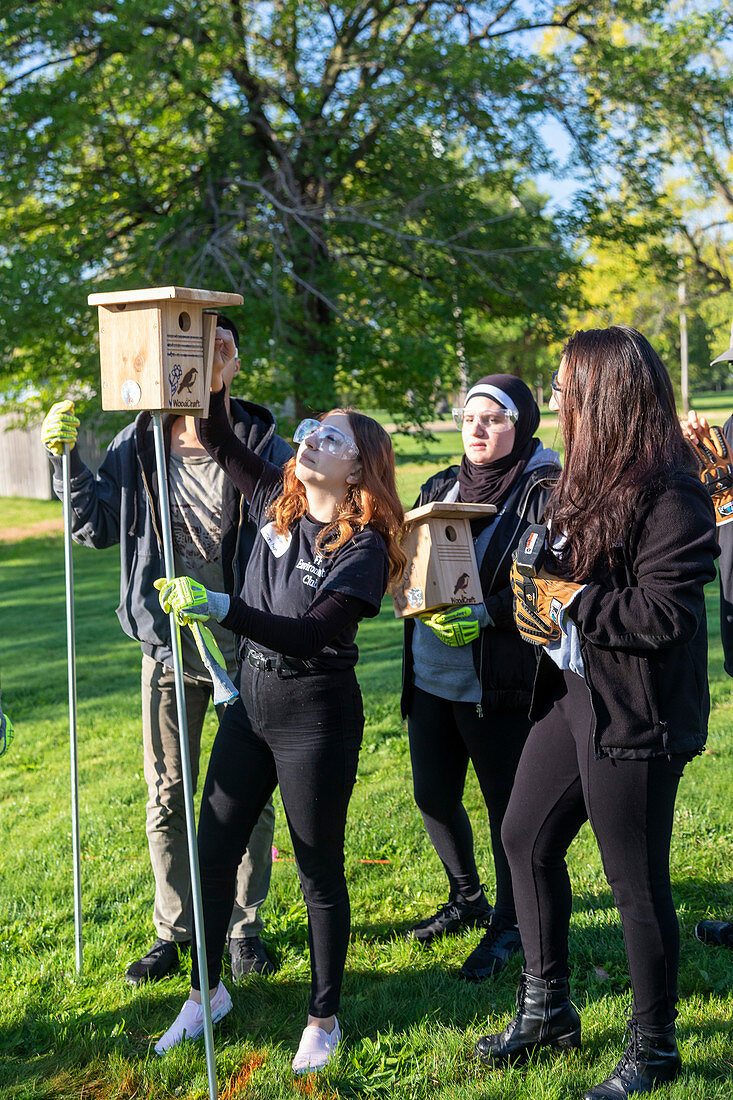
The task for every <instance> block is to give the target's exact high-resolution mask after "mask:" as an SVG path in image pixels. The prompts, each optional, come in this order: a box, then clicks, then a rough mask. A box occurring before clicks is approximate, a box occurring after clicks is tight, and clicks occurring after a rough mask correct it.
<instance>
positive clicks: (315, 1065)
mask: <svg viewBox="0 0 733 1100" xmlns="http://www.w3.org/2000/svg"><path fill="white" fill-rule="evenodd" d="M340 1038H341V1028H340V1027H339V1022H338V1020H336V1022H335V1023H334V1025H333V1031H332V1032H331V1034H330V1035H329V1034H328V1032H327V1031H324V1030H323V1028H322V1027H318V1026H317V1025H316V1024H308V1026H307V1027H305V1028H303V1034H302V1035H301V1037H300V1046H299V1047H298V1053H297V1054H296V1055H295V1057H294V1058H293V1070H294V1072H295V1073H314V1072H315V1071H316V1070H317V1069H323V1067H324V1066H325V1065H327V1064H328V1062H330V1061H331V1056H332V1055H333V1053H334V1051H335V1050H336V1047H337V1046H338V1043H339V1039H340Z"/></svg>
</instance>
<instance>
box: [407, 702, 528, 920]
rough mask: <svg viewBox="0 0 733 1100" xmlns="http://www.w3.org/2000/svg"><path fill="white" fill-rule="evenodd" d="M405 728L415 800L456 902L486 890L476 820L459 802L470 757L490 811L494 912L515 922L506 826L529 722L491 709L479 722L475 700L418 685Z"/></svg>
mask: <svg viewBox="0 0 733 1100" xmlns="http://www.w3.org/2000/svg"><path fill="white" fill-rule="evenodd" d="M407 727H408V730H409V734H410V757H411V759H412V781H413V787H414V792H415V802H416V803H417V805H418V807H419V809H420V812H421V813H422V816H423V821H424V822H425V828H426V829H427V831H428V836H429V837H430V839H431V841H432V842H433V847H434V848H435V851H436V852H437V853H438V855H439V857H440V859H441V862H442V864H443V866H444V867H445V871H446V874H447V875H448V882H449V884H450V893H451V898H453V897H455V895H456V894H463V895H464V896H465V895H466V894H469V895H470V894H475V893H476V891H477V890H478V889H479V887H480V885H481V879H480V878H479V874H478V871H477V869H476V861H475V859H474V854H473V833H472V831H471V822H470V821H469V819H468V814H467V813H466V810H465V807H464V805H463V801H462V800H463V789H464V786H465V783H466V771H467V770H468V762H469V760H470V761H471V763H472V764H473V766H474V769H475V771H476V776H477V778H478V781H479V785H480V787H481V793H482V794H483V796H484V801H485V802H486V808H487V810H488V813H489V829H490V831H491V846H492V850H493V853H494V868H495V871H496V904H495V908H496V914H497V916H498V917H500V918H502V919H503V920H506V921H509V922H510V923H513V922H514V921H515V919H516V917H515V912H514V897H513V894H512V878H511V874H510V871H509V861H508V860H507V857H506V853H505V851H504V845H503V844H502V840H501V825H502V821H503V820H504V814H505V812H506V808H507V804H508V802H509V796H510V795H511V792H512V785H513V783H514V775H515V773H516V770H517V764H518V762H519V757H520V755H521V752H522V748H523V746H524V742H525V741H526V739H527V734H528V733H529V728H530V721H529V718H528V717H527V715H526V714H523V713H522V712H521V711H504V712H498V711H492V712H490V713H489V714H486V715H484V717H483V718H479V716H478V714H477V713H476V706H475V704H474V703H453V702H451V701H450V700H448V699H440V698H439V697H438V696H437V695H430V694H428V692H426V691H421V690H420V688H417V687H416V688H413V695H412V703H411V706H410V713H409V715H408V722H407Z"/></svg>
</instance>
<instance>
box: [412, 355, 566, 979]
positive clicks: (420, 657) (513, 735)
mask: <svg viewBox="0 0 733 1100" xmlns="http://www.w3.org/2000/svg"><path fill="white" fill-rule="evenodd" d="M453 418H454V420H455V422H456V427H458V428H459V429H460V431H461V436H462V440H463V448H464V451H465V454H464V456H463V458H462V460H461V463H460V465H459V466H450V467H448V469H446V470H441V471H440V472H439V473H437V474H434V475H433V476H432V477H431V478H430V480H429V481H427V482H426V483H425V485H423V486H422V488H421V490H420V496H419V497H418V500H417V503H416V507H419V506H420V505H423V504H429V503H430V502H432V501H435V500H443V501H451V500H456V501H461V502H465V503H471V504H493V505H494V506H495V507H496V509H497V514H496V515H495V516H492V517H491V518H489V519H482V520H474V521H473V522H472V524H471V529H472V533H473V536H474V549H475V553H476V562H477V565H478V568H479V576H480V578H481V585H482V593H483V597H484V598H483V602H482V603H481V604H478V605H476V606H472V607H459V608H452V609H448V610H445V609H443V610H442V611H438V612H437V613H434V614H426V615H423V616H420V617H419V618H418V619H407V620H405V652H404V660H403V663H402V667H403V686H402V713H403V715H404V716H406V717H407V728H408V732H409V737H410V757H411V760H412V776H413V785H414V790H415V801H416V803H417V805H418V807H419V808H420V811H421V813H422V816H423V820H424V822H425V827H426V829H427V831H428V834H429V836H430V839H431V841H432V842H433V846H434V848H435V850H436V852H437V853H438V856H439V857H440V860H441V862H442V864H443V867H444V868H445V872H446V875H447V877H448V885H449V890H450V892H449V896H448V901H447V903H446V904H445V905H442V906H440V908H439V909H438V911H437V912H436V913H434V914H432V915H430V916H428V917H426V918H425V919H424V920H422V921H420V922H419V923H418V924H416V925H414V926H413V927H412V928H410V929H409V930H408V932H407V936H408V938H409V939H412V940H415V941H416V942H417V943H420V944H429V943H431V942H432V941H433V940H435V939H436V938H437V937H440V936H445V935H453V934H455V933H457V932H462V931H464V930H465V929H467V928H471V927H473V926H474V925H479V926H486V927H485V931H484V934H483V936H482V938H481V940H480V942H479V943H478V944H477V945H476V947H475V948H474V950H473V951H472V952H471V954H470V955H469V957H468V958H467V959H466V960H465V962H464V964H463V966H462V967H461V970H460V972H459V976H460V977H461V978H463V979H464V980H466V981H473V982H477V981H483V980H485V979H487V978H493V977H495V976H496V975H498V974H499V973H500V972H501V971H502V970H503V968H504V967H505V966H506V964H507V962H508V961H509V959H510V958H511V957H512V956H513V955H516V954H517V953H518V952H520V951H521V949H522V945H521V941H520V938H519V929H518V928H517V923H516V920H517V919H516V913H515V911H514V897H513V894H512V880H511V875H510V873H509V862H508V860H507V858H506V854H505V852H504V847H503V845H502V842H501V824H502V821H503V819H504V813H505V811H506V807H507V803H508V802H509V796H510V794H511V790H512V785H513V783H514V774H515V772H516V770H517V764H518V763H519V757H520V756H521V753H522V748H523V747H524V742H525V741H526V739H527V734H528V733H529V727H530V721H529V717H528V711H529V704H530V700H531V698H532V683H533V681H534V674H535V670H536V667H537V658H536V655H535V651H534V649H533V648H532V646H529V645H527V644H526V642H524V641H522V639H521V637H520V636H519V633H518V632H517V628H516V626H515V623H514V619H513V617H512V593H511V588H510V587H509V570H510V567H511V556H512V552H513V550H514V549H515V548H516V545H517V543H518V541H519V538H520V536H521V535H522V533H523V532H524V530H525V528H526V527H527V525H528V524H530V523H537V522H538V520H539V519H541V517H542V514H543V512H544V510H545V505H546V503H547V499H548V497H549V494H550V490H551V488H552V485H554V483H555V482H556V481H557V478H558V477H559V474H560V460H559V457H558V455H557V454H556V452H555V451H551V450H548V449H547V448H545V447H543V446H542V444H541V443H540V441H539V439H537V438H536V437H535V432H536V431H537V428H538V426H539V422H540V410H539V408H538V406H537V403H536V401H535V400H534V398H533V397H532V394H531V392H530V390H529V388H528V387H527V386H526V385H525V383H524V382H522V381H521V379H519V378H514V377H512V376H511V375H508V374H490V375H487V376H486V377H484V378H481V379H479V381H478V382H477V383H476V384H475V385H474V386H472V387H471V389H470V390H469V391H468V394H467V396H466V401H465V405H464V407H463V408H462V409H454V410H453ZM469 761H470V762H471V763H472V764H473V766H474V769H475V771H476V776H477V778H478V781H479V784H480V786H481V793H482V794H483V797H484V801H485V803H486V808H487V811H488V815H489V828H490V831H491V844H492V849H493V855H494V867H495V870H496V899H495V905H494V908H493V910H492V907H491V906H490V905H489V902H488V901H487V899H486V897H485V896H484V892H483V888H482V886H481V881H480V878H479V873H478V871H477V869H476V861H475V858H474V852H473V833H472V830H471V822H470V821H469V819H468V815H467V813H466V810H465V807H464V805H463V788H464V785H465V780H466V770H467V768H468V764H469Z"/></svg>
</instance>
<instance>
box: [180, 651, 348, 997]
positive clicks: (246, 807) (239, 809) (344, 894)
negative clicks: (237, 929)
mask: <svg viewBox="0 0 733 1100" xmlns="http://www.w3.org/2000/svg"><path fill="white" fill-rule="evenodd" d="M282 676H283V677H284V678H281V676H280V674H278V673H276V672H259V671H256V670H254V669H252V668H250V666H249V665H247V664H244V665H243V666H242V672H241V677H240V698H239V699H236V700H235V701H234V703H232V704H231V705H230V706H228V707H227V708H226V710H225V712H224V717H223V719H222V722H221V725H220V726H219V731H218V733H217V735H216V739H215V741H214V747H213V749H212V751H211V758H210V760H209V770H208V773H207V776H206V783H205V786H204V792H203V797H202V802H201V816H200V819H199V829H198V850H199V859H200V864H201V886H202V893H203V906H204V926H205V930H206V951H207V961H208V974H209V986H210V988H213V987H214V986H216V984H217V983H218V981H219V976H220V974H221V962H222V954H223V950H224V940H225V936H226V932H227V924H228V921H229V916H230V914H231V910H232V902H233V900H234V887H235V879H236V872H237V867H238V866H239V861H240V859H241V858H242V853H243V852H244V850H245V848H246V847H247V842H248V840H249V836H250V833H251V832H252V829H253V827H254V825H255V822H256V821H257V819H258V817H259V815H260V813H261V812H262V808H263V806H264V805H265V803H266V802H267V800H268V798H269V797H270V796H271V794H272V792H273V791H274V789H275V787H276V786H277V785H278V784H279V786H280V794H281V796H282V801H283V807H284V809H285V815H286V818H287V822H288V828H289V829H290V836H291V839H292V842H293V851H294V853H295V861H296V865H297V868H298V875H299V877H300V884H301V888H302V891H303V897H304V899H305V903H306V906H307V909H308V937H309V943H310V959H311V998H310V1005H309V1012H310V1014H311V1015H312V1016H319V1017H324V1016H331V1015H332V1014H333V1013H334V1012H336V1010H337V1008H338V1004H339V995H340V992H341V982H342V979H343V972H344V963H345V960H346V950H347V946H348V941H349V931H350V909H349V895H348V891H347V888H346V878H345V876H344V831H345V825H346V811H347V808H348V805H349V799H350V798H351V792H352V790H353V786H354V780H355V778H356V768H357V763H358V759H359V748H360V746H361V738H362V731H363V725H364V716H363V710H362V704H361V694H360V692H359V687H358V685H357V682H356V676H355V675H354V672H353V669H349V670H348V671H344V672H333V673H326V674H324V673H298V674H295V675H293V674H292V673H288V672H284V673H283V674H282ZM195 954H196V952H195V945H194V950H193V955H194V958H193V966H192V977H191V984H192V986H193V987H194V988H198V981H199V978H198V969H197V960H196V958H195Z"/></svg>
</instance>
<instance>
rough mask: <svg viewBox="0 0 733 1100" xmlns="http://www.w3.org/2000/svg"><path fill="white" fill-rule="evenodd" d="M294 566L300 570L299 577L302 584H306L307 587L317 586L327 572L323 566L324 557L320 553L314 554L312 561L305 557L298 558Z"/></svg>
mask: <svg viewBox="0 0 733 1100" xmlns="http://www.w3.org/2000/svg"><path fill="white" fill-rule="evenodd" d="M295 568H296V569H300V570H302V573H301V578H300V579H301V580H302V582H303V584H307V585H308V587H309V588H318V582H319V581H322V580H323V578H324V577H325V576H326V573H327V572H328V570H327V569H326V568H325V563H324V558H323V557H322V555H321V554H316V556H315V557H314V559H313V561H306V560H305V558H300V559H299V560H298V564H297V565H296V567H295Z"/></svg>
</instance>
